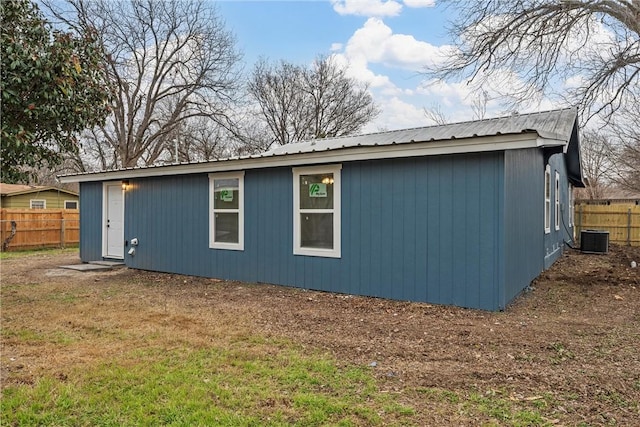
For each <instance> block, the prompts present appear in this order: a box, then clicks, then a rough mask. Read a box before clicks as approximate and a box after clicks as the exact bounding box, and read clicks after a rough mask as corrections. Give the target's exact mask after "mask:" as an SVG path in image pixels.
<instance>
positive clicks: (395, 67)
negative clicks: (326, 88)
mask: <svg viewBox="0 0 640 427" xmlns="http://www.w3.org/2000/svg"><path fill="white" fill-rule="evenodd" d="M217 6H218V10H219V13H220V15H221V17H222V18H223V19H224V20H225V22H226V26H227V28H228V29H229V30H231V31H232V32H233V33H234V34H235V36H236V39H237V45H238V48H239V49H240V50H242V52H243V53H244V62H245V70H246V71H247V72H249V71H250V70H251V68H252V67H253V64H254V63H255V61H256V60H257V59H258V58H259V57H260V56H264V57H267V58H269V59H271V60H280V59H283V60H286V61H289V62H294V63H298V64H310V63H311V62H312V61H313V59H314V58H315V57H316V56H317V55H319V54H325V55H329V54H330V55H335V57H336V59H337V60H339V61H340V62H341V63H342V64H344V65H345V66H347V67H348V70H349V75H350V76H351V77H353V78H356V79H358V80H360V81H363V82H366V83H368V84H369V86H370V90H371V93H372V95H373V96H374V99H375V100H376V102H377V103H378V105H379V106H380V107H381V108H382V113H381V114H380V116H379V117H378V118H377V119H376V120H375V121H374V122H373V123H371V124H369V125H368V126H367V127H366V128H365V129H364V131H365V132H368V131H378V130H385V129H388V130H392V129H400V128H408V127H416V126H425V125H431V124H433V123H434V122H433V121H431V119H429V118H428V117H427V116H426V115H425V113H424V109H425V108H427V109H434V108H436V109H438V110H440V111H441V112H442V113H443V115H444V116H445V117H446V119H447V120H449V121H462V120H471V119H474V118H475V117H474V112H473V109H472V104H473V102H474V101H476V100H477V99H479V97H480V96H481V94H483V93H484V94H486V96H488V97H489V99H491V100H490V101H489V102H488V103H487V113H486V115H487V116H493V115H500V114H506V113H508V112H506V111H504V110H502V109H501V107H500V105H499V103H498V102H497V101H494V100H493V98H494V97H496V95H497V93H498V92H499V91H501V90H502V89H504V88H505V87H508V86H509V85H511V84H517V80H518V79H517V76H514V75H510V74H509V72H508V71H505V74H504V75H500V76H496V79H495V81H496V84H495V85H494V86H491V85H489V86H484V87H483V88H482V89H480V88H477V87H474V86H473V85H468V84H466V82H433V81H427V80H426V77H425V75H424V74H423V73H421V71H423V70H424V66H425V65H426V64H428V63H431V64H437V63H438V62H439V61H442V60H443V58H445V57H446V54H447V52H448V51H450V49H452V47H451V39H450V36H449V34H448V30H447V22H448V21H449V20H450V18H451V17H452V16H453V15H452V14H453V13H455V12H454V11H452V10H449V9H446V8H444V7H443V6H442V5H439V4H438V3H437V0H324V1H238V0H227V1H219V2H217ZM556 106H557V105H554V104H553V103H551V102H550V101H548V100H547V101H545V100H542V101H541V102H540V103H537V104H536V105H534V106H532V109H538V110H540V109H549V108H554V107H556Z"/></svg>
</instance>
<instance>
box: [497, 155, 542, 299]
mask: <svg viewBox="0 0 640 427" xmlns="http://www.w3.org/2000/svg"><path fill="white" fill-rule="evenodd" d="M544 169H545V165H544V159H543V155H542V151H541V150H539V149H536V148H531V149H526V150H509V151H506V152H505V180H504V181H505V184H504V185H505V192H504V197H505V215H504V218H505V221H504V232H505V241H504V248H505V289H504V295H503V297H502V301H501V304H503V306H504V305H505V304H507V303H508V302H509V301H511V300H512V299H513V298H514V297H515V296H516V295H518V294H519V293H520V292H521V291H522V290H523V289H524V288H525V287H526V286H528V285H529V284H530V283H531V281H532V280H533V279H534V278H536V277H537V276H538V274H540V272H541V271H542V270H543V268H544V264H543V260H544V257H543V256H542V254H543V251H544V248H543V236H544ZM552 176H553V171H552ZM552 179H553V178H552ZM552 228H553V226H552Z"/></svg>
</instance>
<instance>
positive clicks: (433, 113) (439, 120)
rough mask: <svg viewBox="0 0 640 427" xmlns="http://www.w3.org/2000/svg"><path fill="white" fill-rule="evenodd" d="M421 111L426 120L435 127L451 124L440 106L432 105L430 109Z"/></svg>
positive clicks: (425, 108)
mask: <svg viewBox="0 0 640 427" xmlns="http://www.w3.org/2000/svg"><path fill="white" fill-rule="evenodd" d="M423 111H424V115H425V116H426V117H427V119H429V120H430V121H432V122H433V123H435V124H436V125H446V124H447V123H450V122H451V120H449V118H448V117H447V115H446V114H445V113H444V111H442V106H441V105H440V104H433V105H432V106H431V107H430V108H427V107H424V108H423Z"/></svg>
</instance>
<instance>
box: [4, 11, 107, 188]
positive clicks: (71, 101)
mask: <svg viewBox="0 0 640 427" xmlns="http://www.w3.org/2000/svg"><path fill="white" fill-rule="evenodd" d="M0 16H1V18H2V38H1V47H2V51H1V55H2V69H1V73H2V80H1V83H0V89H1V92H2V144H1V151H0V153H1V166H2V180H3V181H4V182H21V181H27V180H28V179H29V170H30V169H31V170H33V168H40V167H42V166H45V165H56V164H59V163H60V162H61V161H62V160H63V157H64V155H65V154H66V153H70V152H71V153H73V152H75V151H76V150H77V149H78V147H77V140H76V135H77V134H78V133H79V132H80V131H82V130H84V129H85V128H87V127H90V126H94V125H97V124H101V123H103V122H104V120H105V118H106V117H107V115H108V114H109V107H108V100H109V97H110V96H109V94H110V90H109V87H110V86H109V84H108V80H107V74H106V72H105V70H104V69H103V67H102V65H101V64H102V63H103V57H104V55H103V50H102V48H101V45H100V43H99V42H98V41H97V40H98V37H97V34H95V32H92V31H86V32H85V33H84V34H82V35H78V36H76V35H73V34H70V33H65V32H60V31H54V30H53V29H52V28H51V26H50V24H49V23H48V22H47V21H46V20H45V19H44V18H43V16H42V13H41V12H40V10H39V9H38V8H37V6H36V5H35V4H33V3H32V2H31V1H30V0H11V1H2V2H0Z"/></svg>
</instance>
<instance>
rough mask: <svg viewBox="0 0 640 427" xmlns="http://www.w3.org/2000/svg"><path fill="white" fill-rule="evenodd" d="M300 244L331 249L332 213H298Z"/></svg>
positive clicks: (305, 246)
mask: <svg viewBox="0 0 640 427" xmlns="http://www.w3.org/2000/svg"><path fill="white" fill-rule="evenodd" d="M300 234H301V236H300V246H301V247H303V248H321V249H333V214H332V213H303V214H300Z"/></svg>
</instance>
